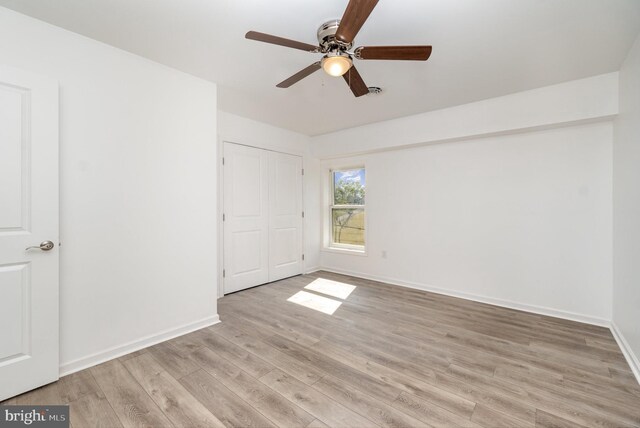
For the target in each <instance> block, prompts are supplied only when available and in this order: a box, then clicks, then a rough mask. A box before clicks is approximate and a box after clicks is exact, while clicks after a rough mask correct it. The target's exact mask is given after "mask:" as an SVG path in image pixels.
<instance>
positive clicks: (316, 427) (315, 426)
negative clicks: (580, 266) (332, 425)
mask: <svg viewBox="0 0 640 428" xmlns="http://www.w3.org/2000/svg"><path fill="white" fill-rule="evenodd" d="M307 428H329V425H327V424H325V423H324V422H322V421H321V420H320V419H314V420H313V421H311V423H310V424H309V425H307Z"/></svg>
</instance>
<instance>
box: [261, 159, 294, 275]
mask: <svg viewBox="0 0 640 428" xmlns="http://www.w3.org/2000/svg"><path fill="white" fill-rule="evenodd" d="M301 273H302V158H301V157H299V156H293V155H287V154H284V153H276V152H270V153H269V281H276V280H278V279H282V278H287V277H290V276H294V275H299V274H301Z"/></svg>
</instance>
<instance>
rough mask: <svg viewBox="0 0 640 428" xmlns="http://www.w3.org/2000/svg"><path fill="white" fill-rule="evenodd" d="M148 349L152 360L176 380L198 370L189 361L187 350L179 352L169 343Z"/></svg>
mask: <svg viewBox="0 0 640 428" xmlns="http://www.w3.org/2000/svg"><path fill="white" fill-rule="evenodd" d="M148 349H149V353H150V354H151V355H153V358H155V359H156V360H157V361H158V362H159V363H160V365H162V367H164V369H165V370H166V371H167V372H168V373H169V374H170V375H171V376H173V377H174V378H176V379H180V378H181V377H183V376H186V375H188V374H191V373H193V372H195V371H197V370H198V369H199V367H198V365H197V364H196V363H194V362H193V361H192V360H191V357H190V356H189V350H181V349H179V348H176V347H175V346H174V345H172V344H171V343H169V342H162V343H158V344H157V345H154V346H151V347H149V348H148Z"/></svg>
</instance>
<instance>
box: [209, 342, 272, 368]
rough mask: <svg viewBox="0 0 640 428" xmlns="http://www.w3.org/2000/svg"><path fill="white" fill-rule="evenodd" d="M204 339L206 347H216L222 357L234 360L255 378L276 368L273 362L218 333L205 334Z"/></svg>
mask: <svg viewBox="0 0 640 428" xmlns="http://www.w3.org/2000/svg"><path fill="white" fill-rule="evenodd" d="M202 340H203V343H204V344H205V345H206V347H209V348H211V349H214V350H215V351H216V353H218V354H220V355H221V356H222V357H224V358H227V359H228V360H230V361H233V363H234V364H235V365H237V366H238V367H240V368H241V369H242V370H244V371H246V372H247V373H249V374H250V375H251V376H254V377H255V378H259V377H260V376H263V375H265V374H267V373H269V372H270V371H271V370H273V369H275V366H273V365H272V364H270V363H268V362H266V361H265V360H263V359H262V358H260V357H258V356H256V355H254V354H252V353H251V352H249V351H246V350H245V349H244V348H242V347H240V346H238V345H236V344H234V343H232V342H230V341H228V340H227V339H224V338H223V337H222V336H218V335H217V334H207V335H204V336H203V339H202Z"/></svg>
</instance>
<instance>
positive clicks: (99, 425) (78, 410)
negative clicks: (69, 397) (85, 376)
mask: <svg viewBox="0 0 640 428" xmlns="http://www.w3.org/2000/svg"><path fill="white" fill-rule="evenodd" d="M69 404H70V405H69V418H70V420H71V421H72V422H73V424H74V425H75V426H76V427H78V428H81V427H93V428H119V427H122V423H121V422H120V419H118V416H117V415H116V413H115V412H114V411H113V409H112V408H111V405H110V404H109V402H108V401H107V399H106V398H105V396H104V395H102V394H100V395H98V394H94V393H91V394H84V395H82V396H81V397H79V398H78V399H76V400H74V401H72V402H70V403H69Z"/></svg>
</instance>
